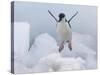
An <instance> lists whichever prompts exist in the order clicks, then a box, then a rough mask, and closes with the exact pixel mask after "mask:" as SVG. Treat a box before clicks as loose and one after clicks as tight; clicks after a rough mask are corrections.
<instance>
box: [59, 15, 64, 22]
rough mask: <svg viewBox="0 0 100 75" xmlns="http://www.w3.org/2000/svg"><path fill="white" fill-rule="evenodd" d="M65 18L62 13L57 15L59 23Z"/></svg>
mask: <svg viewBox="0 0 100 75" xmlns="http://www.w3.org/2000/svg"><path fill="white" fill-rule="evenodd" d="M64 18H65V14H64V13H60V14H59V22H60V21H62V20H63V19H64Z"/></svg>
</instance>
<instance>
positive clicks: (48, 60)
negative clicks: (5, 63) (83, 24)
mask: <svg viewBox="0 0 100 75" xmlns="http://www.w3.org/2000/svg"><path fill="white" fill-rule="evenodd" d="M94 41H95V40H94V39H93V37H92V36H90V35H87V34H86V35H85V34H80V33H76V32H73V40H72V46H73V49H72V51H70V50H69V48H68V47H67V44H65V47H64V49H63V50H62V52H61V53H59V51H58V46H57V42H56V40H55V39H54V38H53V36H51V35H50V34H48V33H42V34H40V35H38V36H37V37H36V38H35V41H34V43H33V45H32V46H31V48H30V50H29V52H27V51H28V49H27V51H26V53H25V52H24V53H23V54H22V55H24V56H22V57H21V58H20V57H18V58H15V73H33V72H51V71H68V70H83V69H95V68H96V64H97V58H96V50H95V47H93V46H94V45H93V43H94ZM15 50H16V49H15ZM15 52H16V53H17V54H16V57H17V56H19V54H18V53H20V51H19V50H16V51H15ZM19 59H20V60H19Z"/></svg>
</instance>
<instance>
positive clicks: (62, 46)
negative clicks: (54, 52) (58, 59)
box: [59, 44, 64, 52]
mask: <svg viewBox="0 0 100 75" xmlns="http://www.w3.org/2000/svg"><path fill="white" fill-rule="evenodd" d="M63 48H64V45H63V44H62V45H60V46H59V52H61V51H62V50H63Z"/></svg>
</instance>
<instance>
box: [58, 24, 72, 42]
mask: <svg viewBox="0 0 100 75" xmlns="http://www.w3.org/2000/svg"><path fill="white" fill-rule="evenodd" d="M57 34H58V37H59V39H60V40H61V41H71V39H72V31H71V28H70V27H69V25H68V23H58V25H57Z"/></svg>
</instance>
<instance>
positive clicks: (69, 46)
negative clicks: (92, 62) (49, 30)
mask: <svg viewBox="0 0 100 75" xmlns="http://www.w3.org/2000/svg"><path fill="white" fill-rule="evenodd" d="M68 48H69V49H70V51H72V44H71V43H68Z"/></svg>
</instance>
